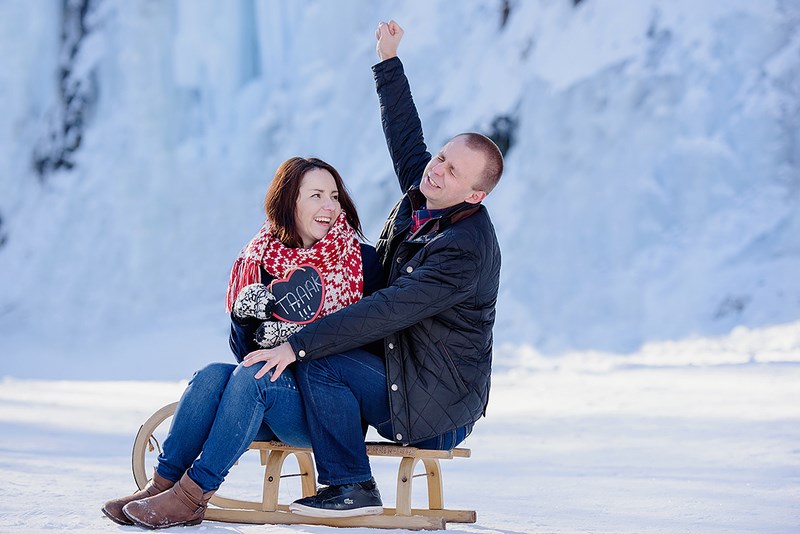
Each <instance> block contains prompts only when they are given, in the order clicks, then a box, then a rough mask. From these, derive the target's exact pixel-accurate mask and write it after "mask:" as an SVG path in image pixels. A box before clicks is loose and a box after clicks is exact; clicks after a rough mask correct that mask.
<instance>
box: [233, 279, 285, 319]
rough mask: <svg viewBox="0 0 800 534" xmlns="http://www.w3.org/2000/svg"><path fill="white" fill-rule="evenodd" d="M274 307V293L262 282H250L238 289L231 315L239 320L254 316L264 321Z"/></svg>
mask: <svg viewBox="0 0 800 534" xmlns="http://www.w3.org/2000/svg"><path fill="white" fill-rule="evenodd" d="M274 307H275V295H273V294H272V293H270V291H269V289H268V288H267V286H265V285H264V284H250V285H249V286H245V287H244V288H242V290H241V291H239V295H238V296H237V297H236V302H234V303H233V310H232V311H233V316H234V317H236V318H237V319H239V320H242V319H245V318H247V317H255V318H256V319H260V320H262V321H266V320H267V319H269V318H270V317H271V315H272V309H273V308H274Z"/></svg>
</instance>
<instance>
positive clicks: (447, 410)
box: [245, 21, 503, 517]
mask: <svg viewBox="0 0 800 534" xmlns="http://www.w3.org/2000/svg"><path fill="white" fill-rule="evenodd" d="M402 36H403V30H402V28H400V26H399V25H397V23H396V22H394V21H391V22H389V23H388V24H386V23H381V24H380V25H379V26H378V30H377V31H376V37H377V39H378V43H377V52H378V57H379V58H380V59H381V62H380V63H379V64H378V65H375V66H374V67H373V71H374V75H375V80H376V85H377V91H378V97H379V100H380V103H381V113H382V121H383V127H384V133H385V135H386V142H387V144H388V146H389V151H390V153H391V156H392V160H393V162H394V168H395V172H396V173H397V177H398V179H399V181H400V187H401V189H402V191H403V192H404V195H403V197H402V198H401V200H400V202H398V204H397V205H396V206H395V207H394V209H393V210H392V212H391V214H390V215H389V218H388V219H387V221H386V225H385V226H384V229H383V231H382V233H381V237H380V239H379V240H378V243H377V246H376V248H377V250H378V255H379V257H380V259H381V263H382V265H383V267H384V271H385V274H386V276H387V280H388V287H386V288H385V289H382V290H380V291H378V292H376V293H374V294H373V295H371V296H369V297H365V298H363V299H362V300H360V301H359V302H356V303H355V304H352V305H351V306H348V307H347V308H344V309H342V310H339V311H338V312H336V313H333V314H330V315H328V316H326V317H324V318H322V319H320V320H318V321H316V322H315V323H312V324H309V325H307V326H306V327H305V328H304V329H303V330H302V331H300V332H298V333H296V334H294V335H292V336H291V337H290V338H289V342H288V343H286V344H283V345H281V346H279V347H277V348H275V349H270V350H260V351H256V352H253V353H251V354H249V355H248V357H247V358H246V360H245V365H253V364H255V363H257V362H261V361H264V362H266V363H265V364H264V366H263V368H262V369H261V370H260V371H259V373H258V374H257V375H256V378H259V377H260V376H263V375H264V374H266V373H268V372H270V371H272V377H271V380H275V379H276V377H277V376H279V375H280V373H281V372H283V370H284V369H285V368H286V366H287V365H289V364H291V363H294V362H297V365H296V367H295V369H296V375H297V377H298V387H299V388H300V389H301V392H302V395H303V402H304V404H305V406H306V413H307V417H308V421H309V426H310V430H311V434H312V444H313V448H314V456H315V459H316V464H317V469H318V471H319V481H320V483H322V484H327V485H328V487H327V488H323V489H322V490H320V491H319V492H318V494H317V495H315V496H313V497H307V498H304V499H300V500H298V501H296V502H294V503H292V504H291V505H290V510H292V511H293V512H295V513H301V514H304V515H312V516H317V517H348V516H355V515H369V514H379V513H381V512H382V511H383V508H382V503H381V499H380V494H379V493H378V489H377V487H376V486H375V482H374V480H373V478H372V474H371V470H370V466H369V459H368V457H367V453H366V447H365V444H364V433H363V432H364V427H363V426H362V422H363V423H366V424H369V425H372V426H374V427H375V428H376V429H377V431H378V433H379V434H381V435H382V436H383V437H385V438H387V439H390V440H393V441H396V442H399V443H403V444H412V445H414V446H417V447H420V448H428V449H451V448H453V447H455V446H456V445H458V443H460V442H461V441H462V440H463V439H464V438H465V437H466V436H467V435H468V434H469V433H470V432H471V430H472V425H473V423H474V422H475V421H476V420H477V419H479V418H480V417H481V416H482V415H483V414H484V412H485V409H486V403H487V401H488V398H489V383H490V373H491V358H492V326H493V325H494V318H495V304H496V300H497V291H498V286H499V279H500V249H499V246H498V243H497V238H496V236H495V232H494V227H493V226H492V223H491V220H490V219H489V214H488V212H487V210H486V208H485V207H484V206H483V205H482V204H481V201H482V200H483V199H484V198H485V197H486V195H487V194H488V193H489V192H490V191H491V190H492V188H493V187H494V186H495V185H496V184H497V181H498V180H499V179H500V175H501V174H502V170H503V158H502V155H501V154H500V151H499V150H498V149H497V146H495V144H494V143H492V141H491V140H489V139H488V138H486V137H484V136H482V135H480V134H461V135H458V136H456V137H454V138H453V139H451V140H450V141H449V142H448V143H447V144H445V146H444V147H443V148H442V149H441V151H439V153H438V154H437V155H435V156H433V157H431V155H430V154H429V153H428V152H427V149H426V146H425V142H424V140H423V135H422V125H421V123H420V120H419V116H418V114H417V110H416V108H415V106H414V102H413V100H412V98H411V91H410V88H409V85H408V80H407V79H406V77H405V74H404V73H403V65H402V63H401V62H400V60H399V59H398V58H397V46H398V44H399V42H400V39H401V38H402ZM376 340H382V341H383V348H384V350H385V357H383V356H378V355H375V354H372V353H370V352H367V351H366V350H363V349H359V348H358V347H362V346H364V345H366V344H368V343H370V342H373V341H376Z"/></svg>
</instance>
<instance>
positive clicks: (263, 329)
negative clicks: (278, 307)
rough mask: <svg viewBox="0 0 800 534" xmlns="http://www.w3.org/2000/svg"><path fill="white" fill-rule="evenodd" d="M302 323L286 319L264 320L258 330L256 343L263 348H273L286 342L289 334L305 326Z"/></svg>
mask: <svg viewBox="0 0 800 534" xmlns="http://www.w3.org/2000/svg"><path fill="white" fill-rule="evenodd" d="M303 326H305V325H302V324H297V323H287V322H285V321H264V322H263V323H261V325H259V327H258V330H256V345H258V346H259V347H261V348H262V349H273V348H275V347H277V346H278V345H280V344H281V343H285V342H286V340H287V339H289V336H291V335H292V334H294V333H295V332H297V331H299V330H301V329H302V328H303Z"/></svg>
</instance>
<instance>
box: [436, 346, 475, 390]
mask: <svg viewBox="0 0 800 534" xmlns="http://www.w3.org/2000/svg"><path fill="white" fill-rule="evenodd" d="M436 346H437V347H439V352H441V353H442V359H443V360H444V364H445V366H446V367H447V368H448V369H449V370H450V374H451V375H452V376H453V383H454V384H455V386H456V387H457V388H459V389H461V390H462V391H464V392H467V391H469V388H468V387H467V384H466V383H465V382H464V379H463V378H461V373H460V372H458V367H456V362H454V361H453V358H452V357H451V356H450V351H448V350H447V347H446V346H445V344H444V343H442V342H441V341H437V342H436Z"/></svg>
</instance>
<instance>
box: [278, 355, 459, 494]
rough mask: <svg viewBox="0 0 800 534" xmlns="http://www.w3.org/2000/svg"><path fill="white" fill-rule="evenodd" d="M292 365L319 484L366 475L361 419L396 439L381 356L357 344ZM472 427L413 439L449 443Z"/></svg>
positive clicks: (442, 446) (427, 444) (437, 445)
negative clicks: (306, 421)
mask: <svg viewBox="0 0 800 534" xmlns="http://www.w3.org/2000/svg"><path fill="white" fill-rule="evenodd" d="M294 371H295V375H296V376H297V384H298V385H299V386H300V390H301V391H302V393H303V400H304V403H305V407H306V417H307V419H308V426H309V428H310V430H311V443H312V445H313V447H314V459H315V461H316V464H317V471H318V472H319V482H320V484H327V485H334V484H335V485H338V484H350V483H353V482H363V481H365V480H369V479H370V478H371V477H372V471H371V470H370V466H369V458H368V456H367V448H366V445H365V444H364V433H363V427H362V421H364V422H366V423H367V424H369V425H371V426H373V427H375V429H376V430H377V431H378V434H380V435H381V436H383V437H384V438H386V439H389V440H392V441H395V439H394V433H393V431H392V420H391V413H390V411H389V393H388V391H387V384H386V364H385V361H384V359H383V358H382V357H380V356H376V355H375V354H372V353H371V352H367V351H365V350H359V349H356V350H352V351H348V352H345V353H342V354H335V355H331V356H326V357H324V358H318V359H316V360H312V361H310V362H299V363H296V364H295V365H294ZM471 431H472V425H471V424H470V425H467V426H464V427H461V428H458V429H456V430H452V431H450V432H446V433H444V434H442V435H440V436H436V437H433V438H429V439H426V440H424V441H421V442H417V443H413V444H412V445H414V446H415V447H419V448H421V449H439V450H447V449H452V448H453V447H455V446H456V445H458V444H459V443H461V442H462V441H463V440H464V438H466V437H467V436H468V435H469V433H470V432H471Z"/></svg>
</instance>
